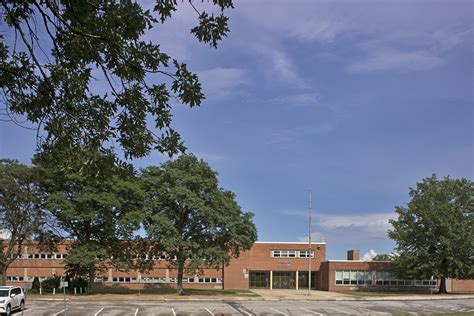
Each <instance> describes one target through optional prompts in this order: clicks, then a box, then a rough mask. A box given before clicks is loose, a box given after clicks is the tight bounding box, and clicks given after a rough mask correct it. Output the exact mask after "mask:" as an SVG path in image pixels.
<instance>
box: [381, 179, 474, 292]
mask: <svg viewBox="0 0 474 316" xmlns="http://www.w3.org/2000/svg"><path fill="white" fill-rule="evenodd" d="M410 197H411V201H410V202H409V203H408V205H407V207H401V206H398V207H396V212H397V213H398V219H396V220H390V223H391V224H392V226H393V230H390V231H389V232H388V235H389V237H390V238H392V239H393V240H395V242H396V250H397V252H398V253H399V256H395V257H394V266H395V269H396V271H397V272H398V273H399V274H400V275H401V276H405V277H411V278H430V277H431V276H435V277H439V278H441V284H440V292H441V293H446V278H457V279H472V278H474V265H473V262H472V259H471V258H470V257H471V256H472V254H473V253H474V230H473V227H474V186H473V182H472V181H470V180H468V179H464V178H462V179H450V178H449V177H446V178H443V179H442V180H438V179H437V178H436V175H432V176H431V177H430V178H426V179H423V181H422V182H420V183H417V185H416V188H414V189H412V188H411V189H410Z"/></svg>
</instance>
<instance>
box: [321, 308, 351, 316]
mask: <svg viewBox="0 0 474 316" xmlns="http://www.w3.org/2000/svg"><path fill="white" fill-rule="evenodd" d="M326 308H330V309H334V310H335V311H338V312H341V313H344V314H347V315H354V313H351V312H347V311H345V310H342V309H339V308H334V307H326Z"/></svg>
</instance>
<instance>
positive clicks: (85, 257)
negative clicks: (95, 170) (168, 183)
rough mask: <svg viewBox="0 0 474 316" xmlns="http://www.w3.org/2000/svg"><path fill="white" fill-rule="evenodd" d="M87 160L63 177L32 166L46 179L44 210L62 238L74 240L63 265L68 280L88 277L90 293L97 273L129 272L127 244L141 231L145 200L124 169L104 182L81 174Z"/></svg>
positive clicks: (48, 168)
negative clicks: (110, 269) (109, 269)
mask: <svg viewBox="0 0 474 316" xmlns="http://www.w3.org/2000/svg"><path fill="white" fill-rule="evenodd" d="M88 154H89V156H98V155H99V156H100V154H97V153H88ZM90 159H96V158H94V157H91V158H89V157H84V158H83V160H79V161H77V162H76V165H75V169H74V170H72V171H71V170H70V171H68V172H64V171H62V170H60V169H58V168H57V167H56V166H50V165H45V164H44V162H43V161H42V160H41V159H37V160H36V163H38V165H39V166H40V167H42V168H43V169H44V173H45V175H46V176H45V178H44V180H43V181H42V182H41V189H42V193H43V194H44V197H43V199H44V206H45V208H47V209H48V210H49V211H50V212H51V213H52V214H53V216H54V217H55V218H56V220H57V222H58V225H59V228H60V229H61V231H62V232H63V234H62V237H63V238H67V239H70V240H73V242H72V244H71V245H70V246H69V249H68V250H69V254H68V256H67V258H66V259H65V260H64V262H65V264H66V266H67V268H68V274H71V275H73V276H75V275H77V276H87V277H88V278H89V291H90V292H91V291H92V290H93V289H92V287H93V285H94V278H95V276H96V273H97V272H98V271H102V269H103V268H105V267H106V266H108V265H113V266H115V267H116V268H118V269H124V270H126V269H128V268H131V267H133V261H132V258H131V256H132V254H131V249H132V248H130V247H129V244H131V243H132V242H131V241H132V240H133V238H134V233H135V232H136V231H137V230H138V229H139V227H140V222H141V214H142V209H143V199H144V194H143V192H142V190H141V188H140V184H139V182H138V179H137V177H136V175H135V174H134V173H132V172H127V171H126V170H125V169H119V168H116V170H115V172H114V173H113V174H112V176H111V177H109V178H102V177H96V176H95V175H87V174H85V173H84V172H81V171H80V169H81V168H82V167H83V165H84V162H85V161H89V160H90Z"/></svg>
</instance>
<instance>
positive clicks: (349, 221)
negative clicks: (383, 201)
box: [279, 210, 396, 243]
mask: <svg viewBox="0 0 474 316" xmlns="http://www.w3.org/2000/svg"><path fill="white" fill-rule="evenodd" d="M279 213H280V214H283V215H289V216H298V217H305V218H307V217H308V211H307V210H283V211H280V212H279ZM395 218H396V213H394V212H382V213H365V214H354V215H351V214H341V215H333V214H328V213H320V212H317V211H316V212H314V213H313V221H312V222H313V227H314V228H313V230H314V231H315V233H314V234H315V235H314V236H315V238H329V239H331V241H335V240H337V241H338V242H345V243H347V242H353V241H354V236H357V238H358V240H359V242H361V243H364V242H366V241H367V242H371V241H373V240H377V239H387V238H388V237H387V231H388V230H389V229H391V228H392V226H391V225H390V223H389V220H390V219H395ZM298 239H299V240H300V241H307V240H308V237H307V236H300V237H298Z"/></svg>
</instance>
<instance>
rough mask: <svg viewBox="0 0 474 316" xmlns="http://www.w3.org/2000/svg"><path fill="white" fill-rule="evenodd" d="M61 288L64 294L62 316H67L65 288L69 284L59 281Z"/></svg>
mask: <svg viewBox="0 0 474 316" xmlns="http://www.w3.org/2000/svg"><path fill="white" fill-rule="evenodd" d="M60 284H61V287H62V288H63V293H64V315H67V305H66V288H67V287H68V286H69V282H67V281H62V279H61V283H60Z"/></svg>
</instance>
